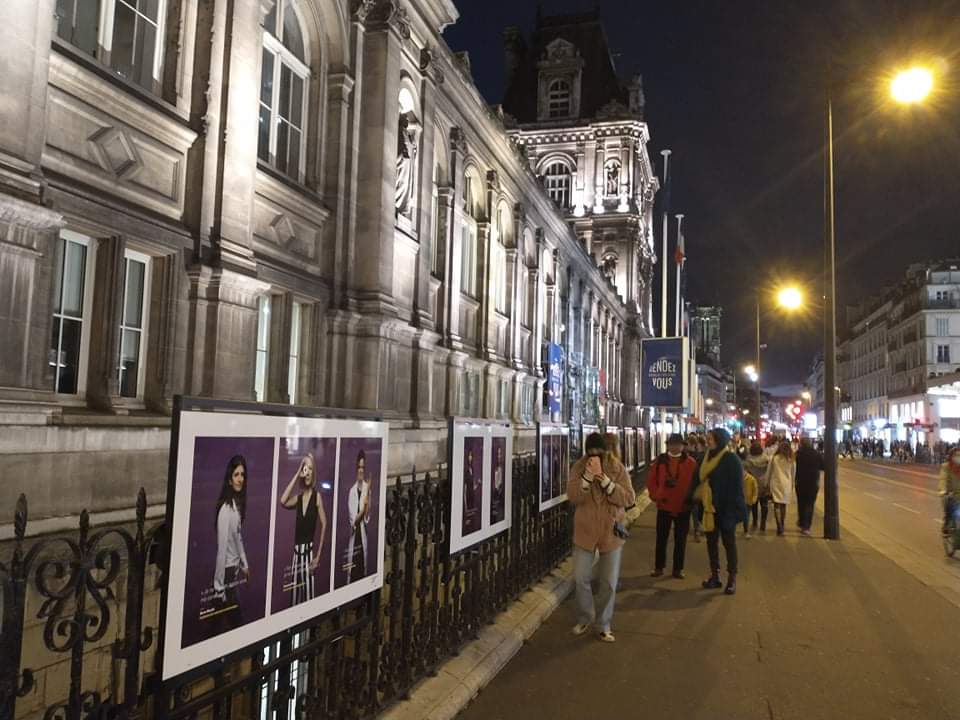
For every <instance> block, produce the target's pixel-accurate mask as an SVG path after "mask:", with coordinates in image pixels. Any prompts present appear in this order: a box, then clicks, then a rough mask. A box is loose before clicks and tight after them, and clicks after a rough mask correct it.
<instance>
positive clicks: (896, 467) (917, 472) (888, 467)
mask: <svg viewBox="0 0 960 720" xmlns="http://www.w3.org/2000/svg"><path fill="white" fill-rule="evenodd" d="M867 465H870V466H872V467H876V468H884V469H886V470H893V471H895V472H903V473H907V474H909V475H916V476H917V477H925V478H936V477H937V474H938V472H939V470H935V471H934V472H924V471H923V470H911V469H910V468H906V467H904V466H903V465H882V464H880V463H867Z"/></svg>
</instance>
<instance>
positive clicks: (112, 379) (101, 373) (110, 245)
mask: <svg viewBox="0 0 960 720" xmlns="http://www.w3.org/2000/svg"><path fill="white" fill-rule="evenodd" d="M123 250H124V241H123V238H122V237H116V236H114V237H108V238H104V239H101V240H100V241H98V242H97V252H96V269H95V270H94V277H95V278H97V279H98V281H97V282H95V283H94V285H93V311H92V313H91V319H92V323H91V326H90V346H91V347H92V348H96V351H95V352H91V353H90V354H89V365H88V372H87V401H88V403H89V405H90V407H92V408H95V409H97V410H105V411H112V410H113V409H114V404H115V403H116V401H117V400H119V398H120V381H119V377H118V375H117V366H118V364H119V357H120V317H121V313H122V312H123V279H124V259H123Z"/></svg>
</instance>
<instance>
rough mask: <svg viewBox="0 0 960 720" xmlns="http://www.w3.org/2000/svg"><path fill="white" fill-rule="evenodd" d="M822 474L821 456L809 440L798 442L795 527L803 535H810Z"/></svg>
mask: <svg viewBox="0 0 960 720" xmlns="http://www.w3.org/2000/svg"><path fill="white" fill-rule="evenodd" d="M821 472H823V456H822V455H821V454H820V453H818V452H817V451H816V450H815V449H814V447H813V443H811V442H810V438H804V439H803V440H801V441H800V449H799V450H797V475H796V478H795V486H796V490H797V525H799V526H800V532H801V533H802V534H803V535H809V534H810V526H811V525H812V524H813V506H814V505H815V504H816V502H817V493H819V492H820V473H821Z"/></svg>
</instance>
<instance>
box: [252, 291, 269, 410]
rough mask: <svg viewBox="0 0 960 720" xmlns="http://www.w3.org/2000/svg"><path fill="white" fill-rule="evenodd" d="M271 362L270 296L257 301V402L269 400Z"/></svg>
mask: <svg viewBox="0 0 960 720" xmlns="http://www.w3.org/2000/svg"><path fill="white" fill-rule="evenodd" d="M269 361H270V296H269V295H261V296H260V297H259V298H258V299H257V362H256V367H255V369H254V381H253V387H254V391H255V393H256V397H257V402H266V399H267V368H268V367H269Z"/></svg>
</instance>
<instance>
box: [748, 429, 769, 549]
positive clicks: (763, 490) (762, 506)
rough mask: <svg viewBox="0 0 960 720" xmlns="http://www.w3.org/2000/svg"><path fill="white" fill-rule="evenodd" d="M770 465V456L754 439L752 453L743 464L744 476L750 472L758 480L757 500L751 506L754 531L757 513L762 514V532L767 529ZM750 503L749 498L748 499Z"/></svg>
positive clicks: (754, 530) (755, 529)
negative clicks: (768, 474) (768, 467)
mask: <svg viewBox="0 0 960 720" xmlns="http://www.w3.org/2000/svg"><path fill="white" fill-rule="evenodd" d="M769 465H770V457H769V456H768V455H767V454H766V453H765V452H764V449H763V448H762V447H760V443H759V442H756V441H754V442H753V444H751V445H750V455H749V456H748V457H747V461H746V462H745V463H744V464H743V472H744V474H745V475H744V477H746V473H749V474H750V475H752V476H753V477H754V478H756V482H757V497H756V501H755V502H754V503H753V505H752V506H751V507H750V512H751V514H752V515H753V527H752V529H753V532H756V531H757V514H758V510H759V515H760V532H766V531H767V511H768V510H769V505H770V484H769V482H768V480H767V466H769ZM744 494H746V483H744ZM747 502H748V504H749V500H748V501H747Z"/></svg>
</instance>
